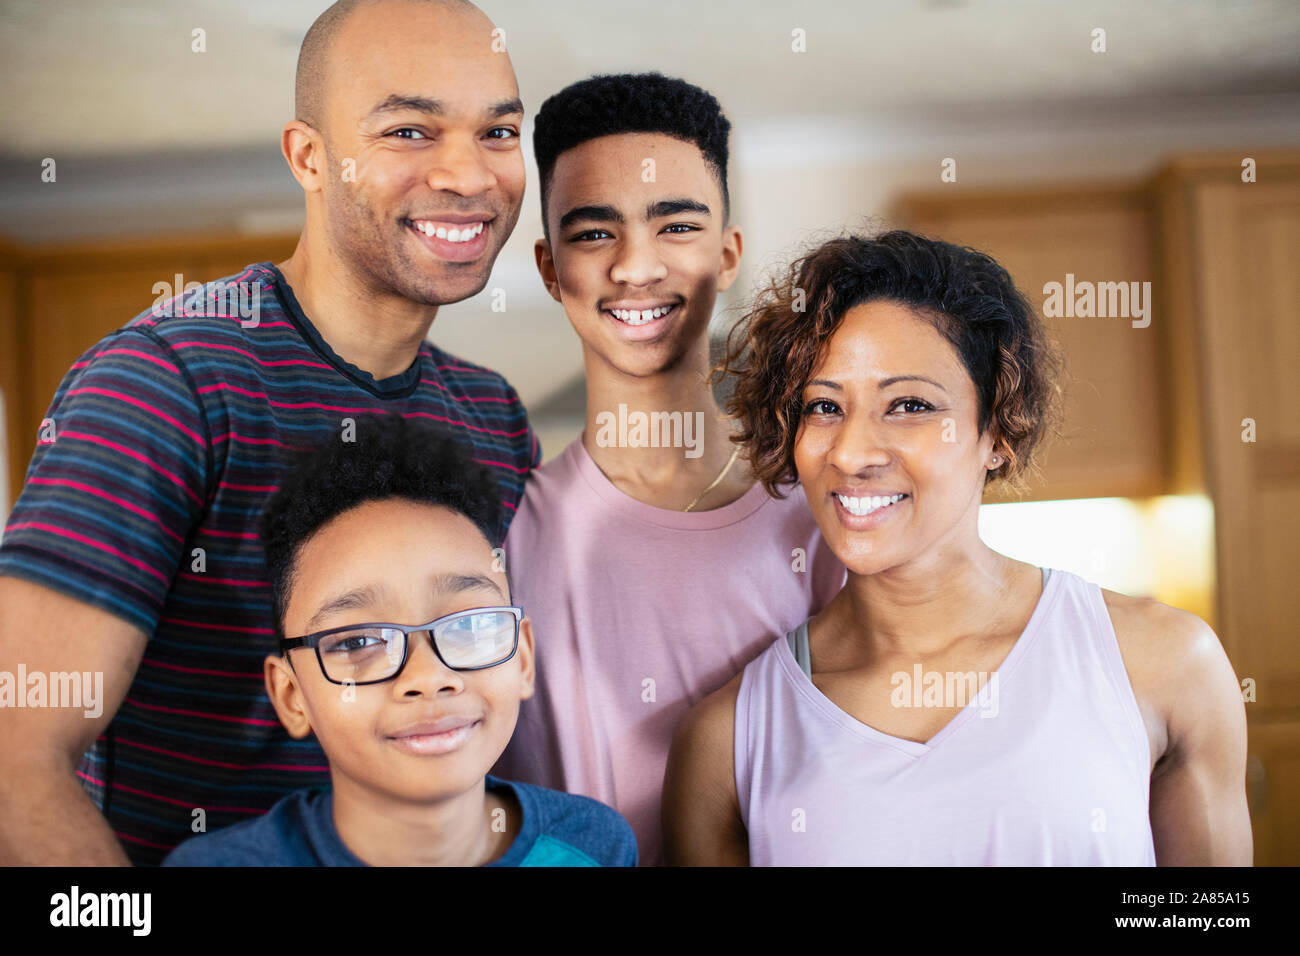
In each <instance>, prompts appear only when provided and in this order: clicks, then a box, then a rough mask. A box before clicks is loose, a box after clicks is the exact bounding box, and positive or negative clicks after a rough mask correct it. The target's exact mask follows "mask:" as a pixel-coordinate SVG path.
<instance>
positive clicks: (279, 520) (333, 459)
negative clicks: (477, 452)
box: [260, 415, 504, 636]
mask: <svg viewBox="0 0 1300 956" xmlns="http://www.w3.org/2000/svg"><path fill="white" fill-rule="evenodd" d="M348 437H351V438H354V439H355V440H352V441H345V440H343V439H344V436H342V435H341V436H340V437H338V438H335V439H333V440H331V441H328V442H326V443H325V444H323V445H320V446H318V447H316V448H313V449H311V450H308V451H299V452H296V453H293V455H292V457H291V458H290V459H289V460H288V461H287V462H286V463H285V464H286V466H287V467H286V469H285V471H284V473H283V478H282V480H281V484H280V490H279V491H277V492H276V493H275V494H274V495H273V496H272V497H271V499H270V501H269V502H268V503H267V506H266V511H265V513H264V514H263V516H262V522H261V529H260V530H261V538H262V547H263V550H264V552H265V555H266V567H267V576H268V579H269V581H270V585H271V609H272V613H273V615H274V619H275V630H276V634H277V635H278V636H283V635H284V612H285V609H286V608H287V607H288V605H289V591H290V588H291V587H292V586H293V580H294V577H295V574H296V570H297V559H298V553H299V551H300V549H301V548H302V545H303V544H304V543H306V541H307V540H308V539H309V538H311V536H312V535H314V534H315V533H316V532H317V531H319V530H320V529H321V528H322V527H324V526H325V525H326V524H327V523H329V522H330V521H331V520H333V519H334V518H336V517H338V516H339V515H341V514H344V513H345V512H348V511H351V510H352V509H353V508H356V507H357V506H359V505H362V504H365V503H366V502H368V501H383V500H387V499H392V498H400V499H405V500H408V501H414V502H417V503H419V504H428V505H440V506H442V507H444V508H449V509H451V510H452V511H454V512H456V513H457V514H461V515H464V516H465V517H466V518H468V519H469V520H470V521H472V522H474V524H475V526H476V527H477V528H478V529H479V530H480V531H482V532H483V536H484V537H485V538H487V540H488V543H489V544H490V545H491V546H492V547H493V548H496V547H498V546H499V545H500V543H501V540H502V538H503V537H504V535H503V534H502V531H501V524H502V511H501V504H500V490H499V488H498V486H497V482H496V479H495V478H494V477H493V475H492V473H491V471H490V470H489V469H488V468H487V466H485V465H480V464H478V463H476V462H475V461H474V460H473V458H472V452H471V451H470V450H469V449H468V448H467V447H465V445H463V444H462V443H461V442H460V441H457V440H456V439H454V438H453V437H452V436H451V435H450V434H449V433H448V432H447V431H446V429H445V428H443V427H442V426H440V425H437V424H436V423H434V422H427V421H422V420H420V419H405V418H402V417H401V416H400V415H384V416H369V417H358V418H357V419H356V420H355V427H354V430H353V433H352V435H351V436H348Z"/></svg>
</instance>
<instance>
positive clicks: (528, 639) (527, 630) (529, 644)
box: [515, 618, 536, 700]
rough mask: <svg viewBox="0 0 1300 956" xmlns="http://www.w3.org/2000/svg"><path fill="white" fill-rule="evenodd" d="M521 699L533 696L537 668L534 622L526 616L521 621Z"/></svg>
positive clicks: (519, 653) (517, 653)
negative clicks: (535, 664)
mask: <svg viewBox="0 0 1300 956" xmlns="http://www.w3.org/2000/svg"><path fill="white" fill-rule="evenodd" d="M515 654H516V655H517V656H518V657H519V699H520V700H527V699H528V698H529V697H532V696H533V684H534V679H535V673H536V672H535V670H534V667H533V664H534V659H533V622H532V621H531V620H530V619H529V618H524V619H523V620H522V621H520V622H519V649H518V650H517V651H515Z"/></svg>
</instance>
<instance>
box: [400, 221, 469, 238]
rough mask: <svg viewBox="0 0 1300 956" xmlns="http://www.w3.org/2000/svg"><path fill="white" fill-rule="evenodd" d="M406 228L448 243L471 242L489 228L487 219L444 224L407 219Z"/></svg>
mask: <svg viewBox="0 0 1300 956" xmlns="http://www.w3.org/2000/svg"><path fill="white" fill-rule="evenodd" d="M405 223H406V226H407V228H409V229H414V230H415V231H416V232H418V233H420V234H421V235H425V236H428V237H429V238H431V239H432V238H438V239H445V240H446V241H447V242H471V241H473V240H474V239H476V238H477V237H478V236H479V234H480V233H482V232H483V230H484V229H486V228H487V223H488V221H487V220H486V219H483V220H479V221H478V222H442V221H440V220H437V219H407V220H405Z"/></svg>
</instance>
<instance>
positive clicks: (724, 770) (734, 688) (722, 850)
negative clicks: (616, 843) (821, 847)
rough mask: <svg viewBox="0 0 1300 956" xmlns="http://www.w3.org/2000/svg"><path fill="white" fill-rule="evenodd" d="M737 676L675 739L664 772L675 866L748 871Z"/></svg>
mask: <svg viewBox="0 0 1300 956" xmlns="http://www.w3.org/2000/svg"><path fill="white" fill-rule="evenodd" d="M742 676H743V675H741V674H737V675H736V676H735V677H734V678H732V680H731V681H730V682H729V683H728V684H727V685H726V686H725V687H722V688H721V689H719V690H717V691H715V692H714V693H712V694H710V695H709V696H708V697H706V698H704V700H702V701H700V702H699V703H698V704H696V705H695V706H694V707H693V708H691V710H690V711H689V712H688V713H687V714H686V716H685V717H683V718H682V721H681V723H680V724H678V725H677V731H676V733H675V734H674V735H673V745H672V750H671V751H670V752H669V755H668V768H667V770H666V771H665V773H664V792H663V827H664V848H665V851H666V854H667V859H668V863H669V865H670V866H748V865H749V837H748V835H747V834H746V832H745V824H744V821H743V820H741V818H740V801H739V800H738V798H737V796H736V770H735V767H736V758H735V752H734V750H733V741H734V738H735V726H736V696H737V694H738V692H739V690H740V679H741V677H742Z"/></svg>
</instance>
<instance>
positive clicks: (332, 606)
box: [304, 585, 381, 632]
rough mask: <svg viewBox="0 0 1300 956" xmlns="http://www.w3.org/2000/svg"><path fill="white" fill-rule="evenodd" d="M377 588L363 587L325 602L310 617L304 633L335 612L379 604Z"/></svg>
mask: <svg viewBox="0 0 1300 956" xmlns="http://www.w3.org/2000/svg"><path fill="white" fill-rule="evenodd" d="M380 590H381V589H379V588H376V587H374V586H372V585H364V586H362V587H359V588H353V589H352V590H351V591H345V592H344V593H343V594H340V595H339V596H338V597H335V598H332V599H331V600H329V601H326V602H325V603H324V604H322V605H321V606H320V607H319V608H317V609H316V613H315V614H313V615H312V618H311V620H310V621H308V622H307V624H306V626H305V627H304V630H305V631H308V632H310V631H312V630H314V629H315V627H316V625H317V624H319V623H320V622H321V621H323V620H324V619H325V618H327V617H329V616H330V615H331V614H334V613H335V612H337V611H347V610H359V609H360V608H366V607H373V606H374V605H376V604H378V603H379V594H380Z"/></svg>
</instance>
